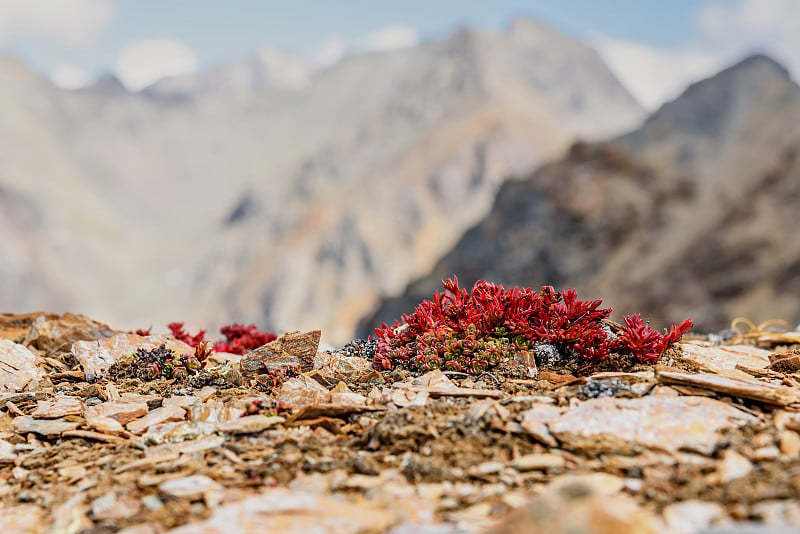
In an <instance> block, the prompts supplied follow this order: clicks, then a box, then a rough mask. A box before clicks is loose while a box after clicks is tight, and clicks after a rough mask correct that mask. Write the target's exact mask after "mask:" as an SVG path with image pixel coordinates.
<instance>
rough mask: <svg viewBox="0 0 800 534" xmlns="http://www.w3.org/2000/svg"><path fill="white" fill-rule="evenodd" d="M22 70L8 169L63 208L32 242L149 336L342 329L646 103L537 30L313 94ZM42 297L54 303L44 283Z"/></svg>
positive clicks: (344, 74)
mask: <svg viewBox="0 0 800 534" xmlns="http://www.w3.org/2000/svg"><path fill="white" fill-rule="evenodd" d="M551 78H553V79H551ZM19 79H20V81H19V82H14V83H11V84H6V85H5V86H4V89H0V91H4V93H3V95H4V96H5V99H4V102H5V106H4V107H3V110H4V111H6V114H7V117H8V120H7V121H6V123H5V124H4V125H0V141H3V140H5V141H6V143H7V144H6V146H8V147H9V152H8V153H9V154H11V155H12V156H13V158H12V159H11V160H10V161H9V162H7V164H6V167H5V173H4V174H3V183H4V184H5V183H8V184H9V185H11V186H14V187H16V188H19V189H20V192H21V193H24V194H27V195H29V196H30V197H31V198H33V199H34V201H35V203H36V204H37V206H39V207H40V210H41V211H42V213H44V214H45V217H44V219H45V221H44V223H43V224H44V226H43V227H42V228H43V229H42V230H41V231H39V232H37V233H36V234H35V235H32V236H31V239H32V240H33V241H34V242H35V243H34V244H35V246H36V247H38V249H39V250H40V251H41V266H40V267H38V269H39V270H40V271H41V273H40V275H41V277H42V279H43V280H45V281H46V283H43V285H42V287H52V288H58V289H59V291H63V292H64V293H63V294H64V295H66V297H65V299H63V300H62V301H61V302H62V303H63V304H64V307H65V308H69V309H72V310H77V311H81V312H84V313H87V314H90V315H93V316H98V317H104V318H107V320H108V321H110V322H114V323H116V324H118V325H120V326H122V327H130V328H135V327H138V326H141V325H140V324H139V322H140V321H142V320H145V318H146V320H147V321H152V320H154V319H155V320H158V321H161V322H164V323H166V322H169V321H172V320H175V319H176V318H180V319H182V320H184V321H186V322H187V323H188V324H189V325H192V324H194V325H196V326H198V327H208V328H214V327H215V326H218V325H219V324H222V323H223V322H230V321H231V320H237V321H241V322H255V323H258V324H259V325H261V326H262V327H265V328H270V329H276V330H279V329H294V328H303V327H305V326H306V325H312V326H313V327H315V328H316V327H320V326H322V327H323V328H324V329H325V330H326V332H328V333H329V335H330V339H331V340H332V341H337V342H341V341H346V340H347V338H348V337H349V336H351V335H352V332H353V328H354V326H355V323H356V321H357V320H358V318H359V317H361V316H362V315H363V314H364V313H366V312H367V311H368V310H369V309H370V308H371V306H372V305H373V304H374V302H375V301H376V299H377V298H378V295H380V294H383V293H386V292H397V291H400V290H401V289H402V287H403V286H404V285H405V283H406V282H407V280H408V278H409V277H410V276H413V275H415V274H417V273H421V272H424V271H425V270H427V269H428V268H430V267H431V266H432V263H433V261H434V260H435V258H436V257H438V256H439V255H440V254H441V253H442V252H443V251H445V250H447V249H448V248H449V247H450V246H452V244H453V243H454V242H455V241H456V240H457V239H458V236H459V235H460V234H461V232H462V231H463V230H464V229H465V228H467V227H469V226H470V225H471V224H473V223H474V221H476V220H477V219H478V218H480V216H481V215H482V214H483V213H485V212H486V211H487V210H488V209H489V207H490V202H491V198H492V197H493V196H494V193H495V191H496V189H497V187H499V185H500V184H501V183H502V182H503V181H505V180H506V179H507V178H509V177H514V176H520V175H522V173H524V172H526V171H527V169H529V168H531V167H532V166H535V165H538V164H539V163H541V162H543V161H545V160H546V159H548V158H550V157H552V156H554V155H556V154H557V153H558V152H559V151H560V150H562V149H563V148H564V147H566V146H568V144H569V142H570V140H571V139H572V138H574V137H576V136H580V137H587V138H601V137H604V136H606V135H609V134H611V133H614V132H619V131H622V130H623V129H624V128H625V127H626V126H628V125H630V124H633V123H636V122H638V121H639V120H640V119H641V118H642V116H643V111H642V109H641V107H640V106H639V105H638V104H637V103H636V102H635V101H634V100H633V98H632V97H631V96H630V94H629V93H628V92H627V91H626V90H625V89H624V88H623V87H622V85H621V84H620V83H619V82H618V81H617V80H616V78H614V77H613V75H612V74H611V73H610V71H609V70H608V68H607V67H606V66H605V65H604V64H603V63H602V62H601V61H599V59H598V57H597V55H596V53H595V52H593V51H592V50H591V49H589V48H588V47H587V46H585V45H583V44H581V43H578V42H575V41H574V40H572V39H570V38H568V37H566V36H563V35H561V34H559V33H558V32H554V31H552V30H547V31H544V30H542V29H541V27H539V26H537V25H532V24H524V23H523V24H518V25H517V26H515V27H512V28H509V29H508V30H506V31H504V32H489V31H483V30H462V31H460V32H457V33H455V34H453V35H449V36H446V37H444V38H442V39H437V40H430V41H426V42H423V43H421V44H419V45H418V46H415V47H411V48H406V49H403V50H397V51H393V52H387V53H378V52H376V53H370V54H362V55H354V56H350V57H348V58H346V59H345V60H343V61H341V62H340V63H338V64H337V65H335V66H333V67H330V68H327V69H324V70H321V71H318V72H317V73H316V74H315V75H314V76H313V78H312V79H311V81H310V83H309V85H308V86H307V87H304V88H303V89H302V90H284V89H276V88H269V87H264V88H259V89H258V90H253V91H245V92H244V93H243V94H242V95H241V97H237V98H228V97H221V96H220V97H218V96H213V95H211V96H208V97H207V98H206V97H204V98H194V99H193V98H183V97H181V98H172V97H164V98H159V97H157V96H154V93H153V91H152V90H151V91H150V92H149V93H148V92H147V91H144V92H128V91H125V90H123V88H121V87H120V86H119V85H117V84H116V83H115V82H114V79H113V78H108V79H107V80H106V81H105V82H103V83H99V84H97V85H95V86H94V87H92V88H88V89H85V90H80V91H63V90H60V89H58V88H56V87H55V86H54V85H53V84H52V83H50V82H49V81H48V80H43V79H41V78H38V77H36V76H35V75H33V74H32V73H30V72H29V71H28V74H24V73H23V74H20V76H19ZM23 80H27V81H23ZM25 84H28V85H27V86H26V85H25ZM151 89H152V88H151ZM34 147H35V149H34ZM243 199H247V203H246V205H245V207H247V206H250V207H249V208H247V209H244V210H243V211H241V210H240V211H237V209H238V208H239V207H241V206H242V205H243V204H242V200H243ZM234 214H235V215H236V216H235V217H233V215H234ZM232 219H234V220H235V224H225V221H229V220H232ZM406 258H413V259H412V260H411V261H407V259H406ZM56 265H57V266H58V267H57V268H55V267H53V266H56ZM86 265H91V268H90V269H87V268H86ZM98 273H99V274H98ZM122 280H124V283H122V282H120V281H122ZM10 294H11V292H10V288H9V287H0V295H1V296H3V298H5V296H6V295H10ZM7 302H9V304H8V306H10V307H11V308H12V309H18V308H16V307H15V306H19V305H20V304H15V303H13V302H11V301H7ZM27 306H31V307H37V308H47V309H54V307H53V306H52V305H51V304H50V303H49V302H47V300H46V295H44V296H39V297H37V298H36V299H33V300H32V301H31V302H28V304H27ZM154 310H156V311H155V312H154ZM57 311H58V310H57Z"/></svg>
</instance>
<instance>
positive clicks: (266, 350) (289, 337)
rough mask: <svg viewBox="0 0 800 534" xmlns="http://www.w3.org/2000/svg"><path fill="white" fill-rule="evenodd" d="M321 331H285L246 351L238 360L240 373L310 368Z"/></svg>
mask: <svg viewBox="0 0 800 534" xmlns="http://www.w3.org/2000/svg"><path fill="white" fill-rule="evenodd" d="M321 335H322V332H321V331H320V330H312V331H310V332H287V333H286V334H284V335H282V336H281V337H279V338H278V339H276V340H274V341H270V342H269V343H267V344H265V345H262V346H261V347H259V348H257V349H255V350H253V351H250V352H248V353H247V354H245V356H244V357H243V358H242V359H241V360H240V362H239V368H240V370H241V372H242V373H258V372H260V371H263V370H267V371H271V370H274V369H279V368H282V367H296V368H298V369H311V368H312V367H313V366H314V358H315V356H316V355H317V350H318V349H319V340H320V336H321Z"/></svg>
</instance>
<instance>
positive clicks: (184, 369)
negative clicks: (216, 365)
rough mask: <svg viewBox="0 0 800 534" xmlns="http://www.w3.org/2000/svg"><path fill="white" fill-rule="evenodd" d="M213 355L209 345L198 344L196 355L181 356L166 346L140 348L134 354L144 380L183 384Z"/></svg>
mask: <svg viewBox="0 0 800 534" xmlns="http://www.w3.org/2000/svg"><path fill="white" fill-rule="evenodd" d="M211 353H212V351H211V348H210V344H209V343H200V344H198V345H197V346H196V347H195V350H194V354H181V355H178V354H176V353H175V351H174V350H172V349H168V348H167V347H166V345H161V346H159V347H156V348H154V349H145V348H143V347H139V348H138V349H136V353H135V354H134V362H135V363H136V364H137V366H138V368H139V369H140V373H139V375H140V378H142V379H143V380H156V379H158V378H167V379H174V380H176V381H178V382H182V381H183V380H185V379H186V378H187V377H188V376H189V375H193V374H197V373H199V372H200V371H201V370H202V369H203V368H204V367H205V365H206V359H207V358H208V356H209V355H210V354H211Z"/></svg>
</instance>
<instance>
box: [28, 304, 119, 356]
mask: <svg viewBox="0 0 800 534" xmlns="http://www.w3.org/2000/svg"><path fill="white" fill-rule="evenodd" d="M117 333H118V332H117V331H115V330H113V329H112V328H111V327H109V326H108V325H105V324H103V323H99V322H97V321H93V320H92V319H89V318H88V317H86V316H84V315H80V314H75V313H65V314H64V315H61V316H51V315H45V314H41V315H39V317H37V318H36V319H35V320H34V321H33V322H32V323H31V325H30V327H29V328H28V331H27V332H26V333H25V340H24V341H23V343H24V344H25V345H27V346H29V347H35V348H37V349H39V350H42V351H45V352H53V351H57V350H65V351H68V350H69V349H70V346H71V345H72V344H73V343H74V342H76V341H92V340H95V339H99V338H105V337H110V336H113V335H114V334H117Z"/></svg>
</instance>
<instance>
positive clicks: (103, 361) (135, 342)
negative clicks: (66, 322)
mask: <svg viewBox="0 0 800 534" xmlns="http://www.w3.org/2000/svg"><path fill="white" fill-rule="evenodd" d="M161 345H166V347H167V348H168V349H172V350H174V351H175V353H176V354H193V353H194V349H193V348H192V347H190V346H189V345H187V344H186V343H184V342H183V341H178V340H177V339H175V338H174V337H172V336H168V335H153V336H146V337H145V336H139V335H136V334H118V335H116V336H112V337H107V338H104V339H100V340H97V341H76V342H75V343H73V345H72V355H73V356H75V359H76V360H78V363H80V364H81V368H82V369H83V372H84V373H86V375H87V377H90V376H94V377H99V376H102V375H103V374H104V373H105V372H106V371H107V370H108V368H109V367H111V366H112V365H114V364H115V363H116V362H117V361H119V359H120V358H122V357H124V356H128V355H130V354H134V353H135V352H136V349H138V348H144V349H146V350H152V349H155V348H158V347H160V346H161Z"/></svg>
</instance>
